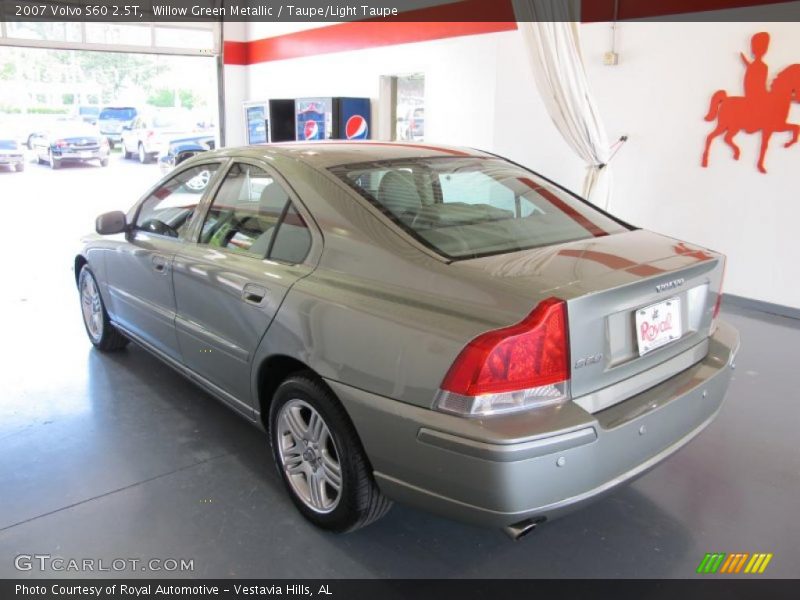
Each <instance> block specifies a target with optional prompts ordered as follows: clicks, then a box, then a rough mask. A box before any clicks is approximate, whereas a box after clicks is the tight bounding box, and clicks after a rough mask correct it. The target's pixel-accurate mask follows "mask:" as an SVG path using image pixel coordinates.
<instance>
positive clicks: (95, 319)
mask: <svg viewBox="0 0 800 600" xmlns="http://www.w3.org/2000/svg"><path fill="white" fill-rule="evenodd" d="M81 310H82V312H83V322H84V323H85V324H86V330H87V331H88V332H89V336H90V337H91V338H92V340H93V341H94V342H95V343H97V342H99V341H100V338H101V337H102V336H103V305H102V304H101V302H100V292H99V291H98V290H97V284H95V282H94V278H93V277H84V278H83V282H82V285H81Z"/></svg>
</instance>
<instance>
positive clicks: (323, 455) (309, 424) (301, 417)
mask: <svg viewBox="0 0 800 600" xmlns="http://www.w3.org/2000/svg"><path fill="white" fill-rule="evenodd" d="M277 426H278V431H277V432H276V435H277V440H278V453H279V455H280V463H281V468H282V469H283V471H284V473H285V474H286V478H287V480H288V481H289V484H290V485H291V487H292V490H293V491H294V493H295V495H296V496H297V497H298V498H299V499H300V500H301V501H302V502H303V503H304V504H305V505H306V506H307V507H308V508H310V509H311V510H313V511H315V512H318V513H329V512H331V511H333V510H334V509H335V508H336V507H337V506H338V504H339V500H340V499H341V496H342V466H341V463H340V459H339V451H338V449H337V445H336V441H335V440H334V438H333V435H332V434H331V431H330V429H329V428H328V425H327V424H326V423H325V421H324V420H323V418H322V415H320V413H319V412H317V411H316V409H314V407H312V406H311V405H310V404H309V403H307V402H305V401H303V400H300V399H293V400H289V401H288V402H287V403H286V404H285V405H283V407H282V408H281V411H280V414H279V415H278V419H277Z"/></svg>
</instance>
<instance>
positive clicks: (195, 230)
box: [187, 156, 322, 266]
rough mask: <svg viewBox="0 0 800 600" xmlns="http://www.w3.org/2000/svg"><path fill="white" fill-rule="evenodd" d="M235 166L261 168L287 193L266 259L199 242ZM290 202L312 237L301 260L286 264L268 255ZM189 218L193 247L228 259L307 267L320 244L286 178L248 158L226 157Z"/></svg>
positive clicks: (320, 239) (313, 227)
mask: <svg viewBox="0 0 800 600" xmlns="http://www.w3.org/2000/svg"><path fill="white" fill-rule="evenodd" d="M237 164H245V165H249V166H252V167H256V168H258V169H261V170H262V171H264V172H265V173H267V175H269V176H270V177H271V178H272V179H273V181H275V183H277V184H279V185H280V186H281V188H283V191H284V192H286V196H287V202H286V203H285V204H284V205H283V209H282V210H281V215H280V217H279V218H278V221H277V222H276V224H275V233H274V234H273V236H272V238H271V239H270V241H269V247H268V248H267V252H266V256H263V257H260V258H259V257H257V256H253V255H251V254H246V253H244V252H236V251H233V250H229V249H228V248H222V247H219V246H211V245H210V244H207V243H202V242H200V234H201V232H202V229H203V225H204V224H205V222H206V218H207V216H208V212H209V211H210V210H211V207H212V206H213V204H214V200H215V199H216V197H217V194H218V193H219V190H220V188H221V187H222V184H223V182H224V181H225V178H226V177H227V176H228V173H229V172H230V171H231V169H233V167H234V166H235V165H237ZM289 203H291V204H292V205H293V206H294V207H295V210H297V212H298V213H299V215H300V217H301V218H302V219H303V221H304V222H305V224H306V227H307V228H308V232H309V235H310V236H311V243H310V244H309V247H308V251H307V252H306V255H305V257H304V258H303V260H302V261H300V262H288V261H285V260H280V259H275V258H271V257H270V254H271V252H272V247H273V246H274V243H275V238H276V237H277V235H278V232H279V230H280V227H281V225H282V224H283V220H284V218H285V217H286V213H287V212H288V207H289ZM199 215H202V218H200V217H199ZM192 218H193V219H196V222H194V223H192V224H191V225H190V228H189V230H188V231H189V234H190V235H191V240H190V241H191V242H192V243H194V244H195V246H197V247H198V248H210V249H213V250H214V251H218V252H224V253H225V254H226V255H229V256H236V257H239V258H243V259H248V260H257V261H260V262H268V263H275V264H281V265H287V266H292V265H302V264H308V260H309V257H310V256H312V255H313V254H314V250H315V249H316V248H317V247H318V245H320V244H321V242H322V234H321V232H320V231H319V229H318V226H317V224H316V221H314V219H313V218H312V217H311V213H310V212H309V211H308V209H307V208H306V206H305V205H304V204H303V202H302V201H301V200H300V198H299V197H298V195H297V193H296V192H295V190H294V188H293V187H292V186H291V184H289V182H288V181H287V180H286V178H285V177H283V176H282V175H281V173H280V172H279V171H278V170H277V169H275V168H273V167H272V166H271V165H268V164H266V163H264V162H262V161H260V160H257V159H253V158H249V157H238V156H235V157H229V159H228V164H226V165H224V167H223V168H222V169H220V170H219V171H217V179H216V181H215V182H214V186H213V189H211V186H209V189H208V190H206V196H205V197H204V199H203V206H202V208H201V210H199V211H195V214H194V215H193V217H192ZM187 237H188V236H187Z"/></svg>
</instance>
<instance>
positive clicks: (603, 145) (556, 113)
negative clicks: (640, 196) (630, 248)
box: [514, 0, 611, 208]
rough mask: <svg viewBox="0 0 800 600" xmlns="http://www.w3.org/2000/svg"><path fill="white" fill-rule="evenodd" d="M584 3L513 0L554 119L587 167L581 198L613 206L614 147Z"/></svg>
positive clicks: (537, 75) (527, 48) (570, 0)
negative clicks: (594, 81)
mask: <svg viewBox="0 0 800 600" xmlns="http://www.w3.org/2000/svg"><path fill="white" fill-rule="evenodd" d="M579 4H580V2H579V1H577V0H514V13H515V15H516V18H517V21H518V26H519V31H520V34H521V35H522V39H523V40H524V42H525V47H526V53H527V55H528V63H529V64H530V67H531V68H532V70H533V75H534V78H535V80H536V86H537V87H538V88H539V94H540V95H541V97H542V99H543V100H544V103H545V106H546V107H547V111H548V113H549V114H550V118H551V119H552V120H553V123H555V126H556V127H557V128H558V130H559V131H560V132H561V135H562V136H563V137H564V139H565V140H566V142H567V144H569V146H570V148H572V149H573V150H574V151H575V153H576V154H577V155H578V156H579V157H580V158H581V159H582V160H583V161H584V162H585V163H586V169H587V171H586V177H585V178H584V182H583V194H582V195H583V197H584V198H586V199H588V200H590V201H591V202H592V203H594V204H595V205H597V206H602V207H604V208H608V202H609V199H610V196H611V172H610V170H609V168H608V165H607V163H608V160H609V152H610V149H609V144H608V138H607V137H606V131H605V127H603V122H602V120H601V119H600V115H599V113H598V111H597V107H596V106H595V103H594V99H593V98H592V93H591V90H590V89H589V82H588V80H587V78H586V70H585V68H584V64H583V56H582V54H581V45H580V33H579V31H578V22H577V21H578V20H579V11H580V6H579Z"/></svg>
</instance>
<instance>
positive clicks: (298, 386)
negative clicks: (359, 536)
mask: <svg viewBox="0 0 800 600" xmlns="http://www.w3.org/2000/svg"><path fill="white" fill-rule="evenodd" d="M270 443H271V446H272V453H273V457H274V459H275V463H276V465H277V466H278V471H279V472H280V474H281V478H282V479H283V482H284V484H285V485H286V489H287V490H288V491H289V495H290V496H291V498H292V501H293V502H294V504H295V506H297V508H298V510H299V511H300V512H301V513H302V514H303V516H305V517H306V518H307V519H308V520H309V521H311V522H312V523H314V524H315V525H317V526H318V527H321V528H323V529H328V530H330V531H337V532H344V531H353V530H355V529H359V528H361V527H364V526H366V525H369V524H370V523H372V522H373V521H377V520H378V519H380V518H381V517H382V516H383V515H385V514H386V513H387V512H388V511H389V509H390V508H391V506H392V503H391V501H390V500H388V499H387V498H386V497H385V496H383V494H381V492H380V490H379V489H378V486H377V485H376V483H375V480H374V479H373V477H372V470H371V468H370V467H369V463H368V461H367V458H366V455H365V454H364V450H363V449H362V448H361V443H360V442H359V440H358V436H357V435H356V432H355V429H354V428H353V425H352V423H351V422H350V419H349V418H348V416H347V413H345V411H344V409H343V408H342V406H341V404H339V401H338V400H337V399H336V397H335V396H334V395H333V393H332V392H331V391H330V390H329V389H328V388H327V387H326V386H324V385H323V384H322V383H321V382H320V381H319V379H317V378H316V377H315V376H314V375H313V374H311V373H302V374H298V375H294V376H292V377H290V378H289V379H287V380H286V381H285V382H283V383H282V384H281V385H280V386H279V387H278V389H277V390H276V392H275V396H274V398H273V402H272V405H271V407H270Z"/></svg>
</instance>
